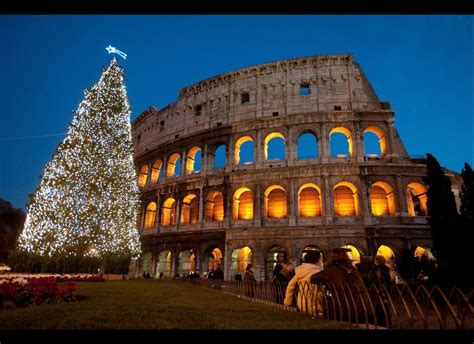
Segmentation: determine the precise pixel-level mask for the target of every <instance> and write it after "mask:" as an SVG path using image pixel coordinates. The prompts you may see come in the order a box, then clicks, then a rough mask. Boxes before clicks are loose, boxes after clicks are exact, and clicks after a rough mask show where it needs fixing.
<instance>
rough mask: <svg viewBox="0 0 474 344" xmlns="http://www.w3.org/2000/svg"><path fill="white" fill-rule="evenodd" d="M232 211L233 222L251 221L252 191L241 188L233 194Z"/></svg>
mask: <svg viewBox="0 0 474 344" xmlns="http://www.w3.org/2000/svg"><path fill="white" fill-rule="evenodd" d="M232 211H233V212H232V214H233V218H234V220H251V219H253V192H252V190H250V189H249V188H246V187H242V188H240V189H238V190H237V191H236V192H235V193H234V197H233V205H232Z"/></svg>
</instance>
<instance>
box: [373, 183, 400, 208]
mask: <svg viewBox="0 0 474 344" xmlns="http://www.w3.org/2000/svg"><path fill="white" fill-rule="evenodd" d="M395 202H396V199H395V193H394V191H393V188H392V186H391V185H390V184H388V183H387V182H381V181H379V182H375V183H373V184H372V185H371V187H370V207H371V209H372V215H374V216H387V215H390V216H394V215H395Z"/></svg>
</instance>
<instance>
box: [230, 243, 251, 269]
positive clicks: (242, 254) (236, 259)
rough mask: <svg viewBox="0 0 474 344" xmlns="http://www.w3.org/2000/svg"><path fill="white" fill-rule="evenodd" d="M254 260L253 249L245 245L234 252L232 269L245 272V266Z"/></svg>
mask: <svg viewBox="0 0 474 344" xmlns="http://www.w3.org/2000/svg"><path fill="white" fill-rule="evenodd" d="M251 262H252V250H251V249H250V248H249V247H247V246H245V247H242V248H240V249H236V250H234V252H232V261H231V270H232V271H233V272H242V273H243V272H245V268H246V267H247V265H248V264H250V263H251Z"/></svg>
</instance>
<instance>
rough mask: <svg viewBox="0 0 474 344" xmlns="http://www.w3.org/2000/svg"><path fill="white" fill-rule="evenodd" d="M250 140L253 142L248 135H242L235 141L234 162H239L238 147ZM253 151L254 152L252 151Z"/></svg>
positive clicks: (236, 163)
mask: <svg viewBox="0 0 474 344" xmlns="http://www.w3.org/2000/svg"><path fill="white" fill-rule="evenodd" d="M248 141H251V142H252V143H253V139H252V137H250V136H242V137H241V138H239V139H238V140H237V141H236V142H235V157H234V164H235V165H238V164H239V162H240V147H241V146H242V145H243V144H244V143H245V142H248ZM254 153H255V152H254Z"/></svg>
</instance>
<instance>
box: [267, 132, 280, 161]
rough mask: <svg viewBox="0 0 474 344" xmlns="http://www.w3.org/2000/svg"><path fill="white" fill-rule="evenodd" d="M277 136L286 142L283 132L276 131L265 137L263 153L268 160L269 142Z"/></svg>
mask: <svg viewBox="0 0 474 344" xmlns="http://www.w3.org/2000/svg"><path fill="white" fill-rule="evenodd" d="M275 138H279V139H282V140H283V142H285V137H284V136H283V134H282V133H279V132H274V133H271V134H268V135H267V137H265V140H264V146H263V155H264V158H265V160H268V144H269V143H270V141H271V140H273V139H275Z"/></svg>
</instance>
